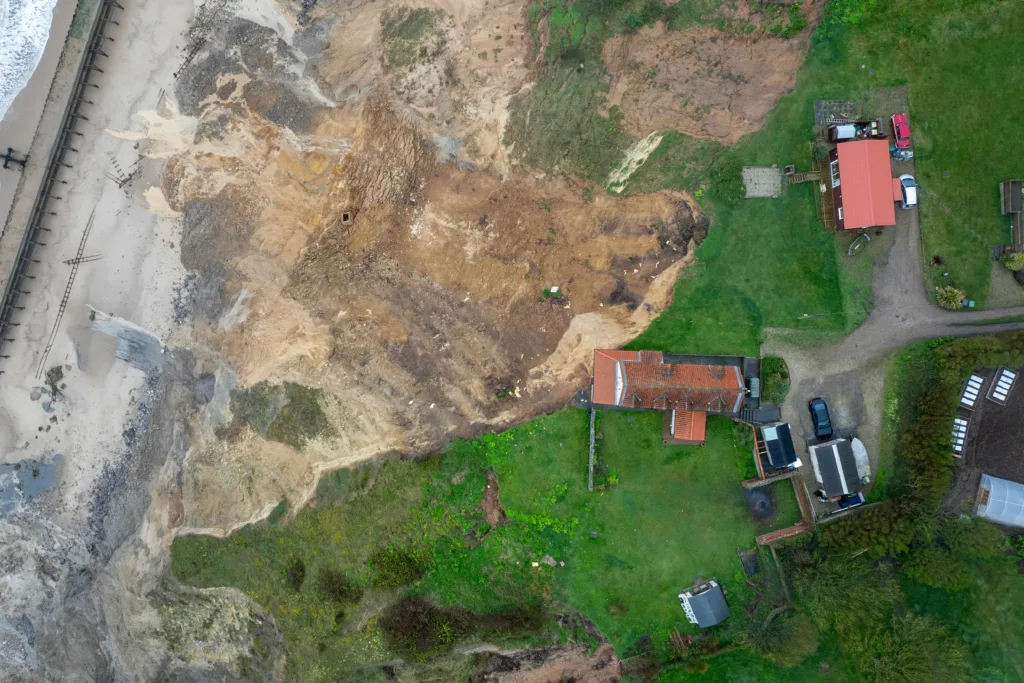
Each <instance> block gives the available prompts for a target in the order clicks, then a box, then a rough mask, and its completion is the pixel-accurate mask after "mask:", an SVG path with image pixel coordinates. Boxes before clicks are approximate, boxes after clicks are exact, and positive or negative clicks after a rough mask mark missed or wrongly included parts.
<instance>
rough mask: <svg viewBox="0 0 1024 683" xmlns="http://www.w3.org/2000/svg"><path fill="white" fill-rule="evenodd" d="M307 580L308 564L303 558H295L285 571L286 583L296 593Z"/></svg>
mask: <svg viewBox="0 0 1024 683" xmlns="http://www.w3.org/2000/svg"><path fill="white" fill-rule="evenodd" d="M305 580H306V563H305V562H303V561H302V558H299V557H293V558H292V559H291V561H290V562H289V563H288V566H287V567H285V570H284V581H285V583H286V584H288V586H289V588H291V589H292V590H293V591H295V592H296V593H297V592H299V591H300V590H301V589H302V582H303V581H305Z"/></svg>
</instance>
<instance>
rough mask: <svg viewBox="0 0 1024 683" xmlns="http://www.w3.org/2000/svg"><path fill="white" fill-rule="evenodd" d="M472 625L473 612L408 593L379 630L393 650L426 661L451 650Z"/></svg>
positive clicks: (390, 609) (387, 614) (387, 613)
mask: <svg viewBox="0 0 1024 683" xmlns="http://www.w3.org/2000/svg"><path fill="white" fill-rule="evenodd" d="M472 627H473V613H472V612H470V611H469V610H465V609H460V608H458V607H436V606H434V605H432V604H431V603H430V602H428V601H427V600H424V599H423V598H420V597H413V596H406V597H404V598H402V599H401V600H399V601H398V602H396V603H394V604H393V605H391V606H390V607H389V608H388V609H387V610H385V612H384V614H382V615H381V618H380V629H381V632H382V633H383V634H384V639H385V640H386V641H387V643H388V645H389V646H390V647H391V650H392V651H394V652H396V653H399V654H401V655H402V656H404V657H408V658H410V659H414V660H415V659H418V660H424V659H427V658H429V657H431V656H436V655H438V654H443V653H446V652H449V651H451V649H452V647H453V646H454V645H455V643H456V641H459V640H462V639H463V638H465V637H466V635H468V634H469V633H470V631H471V630H472Z"/></svg>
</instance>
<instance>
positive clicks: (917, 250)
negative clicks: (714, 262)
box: [762, 211, 1024, 490]
mask: <svg viewBox="0 0 1024 683" xmlns="http://www.w3.org/2000/svg"><path fill="white" fill-rule="evenodd" d="M891 229H892V230H895V231H896V240H895V242H894V243H893V245H892V248H891V249H890V251H889V253H888V254H887V256H886V257H885V258H884V259H880V260H879V261H878V262H876V264H875V273H874V278H873V283H872V286H873V288H874V293H875V294H874V296H875V307H874V309H873V310H872V311H871V313H870V315H869V316H868V317H867V319H866V320H865V321H864V322H863V323H862V324H861V325H860V327H858V328H857V329H856V330H854V331H853V333H851V334H849V335H848V336H846V337H844V338H843V339H842V340H840V341H838V342H835V343H831V344H824V345H818V346H814V345H807V344H799V345H795V344H792V343H788V342H787V341H786V340H785V339H784V337H783V335H782V334H779V333H778V332H774V333H773V332H772V331H769V336H768V340H767V341H766V342H765V344H764V345H763V346H762V353H764V354H774V355H778V356H782V357H783V358H785V359H786V363H787V365H789V375H790V383H791V386H792V389H791V391H790V392H789V395H788V396H787V397H786V401H785V404H784V405H783V406H782V417H783V419H784V420H787V421H788V422H790V423H791V424H793V425H798V426H799V428H798V429H797V430H796V432H797V437H798V439H799V438H801V437H803V438H805V439H806V438H807V437H808V436H811V435H813V430H812V428H811V424H810V418H809V416H808V413H807V409H806V402H807V401H808V400H809V399H810V398H813V397H815V396H824V397H825V399H826V401H828V403H829V406H830V410H831V412H832V419H833V423H834V426H835V427H836V430H837V433H840V434H846V433H848V432H847V431H846V430H855V431H856V434H857V437H858V438H860V439H861V440H862V441H863V442H864V444H865V446H867V450H868V454H869V456H870V457H871V459H872V468H873V470H875V471H877V464H878V463H877V458H878V450H879V443H880V438H881V419H882V411H883V406H882V401H883V389H884V383H885V371H886V368H887V363H886V362H885V357H886V356H887V355H888V354H889V353H891V352H893V351H896V350H898V349H901V348H903V347H905V346H907V345H909V344H912V343H914V342H917V341H921V340H924V339H934V338H936V337H967V336H971V335H976V334H992V333H996V332H1006V331H1010V330H1019V329H1024V323H998V324H993V325H977V324H971V323H977V322H978V321H984V320H993V319H996V318H1002V317H1006V316H1016V315H1024V306H1017V307H1014V308H1003V309H991V310H985V311H970V312H955V311H946V310H943V309H941V308H939V307H938V306H936V305H935V304H933V303H931V302H930V301H929V300H928V296H927V293H926V292H925V290H924V277H923V271H922V266H921V263H922V262H921V234H920V233H921V230H920V224H919V216H918V212H917V211H912V212H901V213H900V214H899V215H898V224H897V225H896V227H894V228H891ZM803 475H804V480H805V481H806V482H807V484H808V487H812V486H813V487H816V486H817V484H816V482H814V472H813V470H812V468H810V467H804V468H803ZM810 490H813V488H810Z"/></svg>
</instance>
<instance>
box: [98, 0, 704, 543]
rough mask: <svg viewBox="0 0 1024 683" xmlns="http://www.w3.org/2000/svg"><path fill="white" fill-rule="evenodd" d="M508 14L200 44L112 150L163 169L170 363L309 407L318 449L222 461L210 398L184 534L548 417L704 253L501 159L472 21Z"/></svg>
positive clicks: (663, 210) (391, 19) (434, 15)
mask: <svg viewBox="0 0 1024 683" xmlns="http://www.w3.org/2000/svg"><path fill="white" fill-rule="evenodd" d="M511 8H512V6H511V5H509V6H507V7H506V6H499V7H498V8H490V7H487V8H486V10H485V3H482V2H481V3H476V4H473V3H467V4H465V5H459V6H458V7H455V8H448V9H449V11H450V12H451V14H448V13H445V12H443V11H437V10H431V11H427V10H423V9H419V10H409V9H408V8H404V7H402V6H400V5H394V6H392V5H386V4H373V5H369V6H353V7H348V8H342V7H340V6H331V5H318V6H317V8H316V9H315V10H314V12H313V15H312V17H310V18H309V25H308V28H306V29H303V30H300V31H299V32H297V33H295V35H294V39H293V45H289V44H288V43H286V42H285V41H284V40H282V39H281V37H280V36H279V35H278V34H276V33H274V32H272V31H270V30H269V29H266V28H263V27H260V26H257V25H255V24H252V23H249V22H246V21H242V20H239V19H226V20H224V22H217V21H214V22H211V23H209V24H208V27H209V28H208V30H207V32H206V33H202V32H197V34H196V35H195V36H194V37H193V38H194V39H204V40H205V42H204V45H205V46H206V47H205V48H204V52H203V56H202V57H199V58H197V59H196V60H195V61H194V62H193V64H192V65H191V66H190V67H189V68H188V69H187V70H186V71H185V72H184V73H183V74H182V76H181V78H180V85H179V87H178V88H177V90H176V92H175V93H174V94H171V93H168V94H167V95H166V96H165V97H164V98H163V99H162V100H161V102H160V104H159V106H158V107H157V109H156V110H154V111H147V112H141V113H140V114H139V116H138V120H139V122H140V124H141V125H140V128H141V130H139V131H125V132H121V133H118V134H120V135H123V136H125V137H133V138H134V139H136V140H137V141H138V143H139V151H140V153H141V154H143V155H146V156H150V157H159V158H163V159H165V160H166V161H165V167H164V176H163V182H162V185H161V186H160V187H154V188H152V189H151V190H150V191H149V192H148V193H147V198H148V199H149V200H150V203H151V205H152V206H153V207H154V208H158V209H159V210H161V211H164V212H167V213H168V214H169V215H173V216H176V217H177V220H179V221H180V223H181V225H182V237H181V248H182V261H183V263H184V264H185V266H186V267H188V268H189V269H190V272H191V273H192V277H193V278H194V279H193V280H192V282H191V283H190V287H189V289H188V291H187V293H186V297H185V299H184V307H185V308H186V309H187V310H188V311H189V319H188V321H187V322H186V323H185V324H184V325H183V326H182V328H181V329H180V330H179V336H180V339H179V340H177V343H179V344H181V345H182V346H188V347H189V348H192V349H193V350H194V351H195V352H196V354H197V358H198V359H199V362H200V365H202V366H203V371H204V372H207V373H210V374H215V375H216V376H217V377H218V378H219V379H220V380H222V381H225V382H229V385H228V387H227V388H228V389H230V390H233V392H234V394H233V395H235V396H237V395H238V392H241V391H245V390H246V389H247V388H249V387H252V386H254V385H258V384H259V383H261V382H269V383H270V384H272V385H276V384H280V383H282V382H294V383H297V384H301V385H303V386H307V387H313V388H316V389H318V390H322V391H323V394H322V396H323V397H324V398H323V400H322V401H320V404H321V405H320V407H321V408H322V410H323V411H324V413H325V414H326V417H327V421H328V423H329V425H330V428H329V429H326V430H324V431H323V433H322V435H316V436H314V437H313V438H309V439H306V440H305V442H304V443H303V445H302V447H301V448H295V447H294V445H289V444H283V443H280V442H276V441H275V440H273V439H272V438H267V435H266V434H261V433H260V430H258V429H257V430H253V429H245V430H242V431H241V432H239V431H238V430H235V431H234V432H233V433H232V438H231V439H229V440H225V439H223V438H221V436H219V435H218V429H219V428H220V427H222V426H223V425H224V424H226V423H227V422H228V421H229V420H231V419H232V417H231V416H232V412H233V411H232V401H231V400H230V396H229V400H227V401H226V403H225V404H220V405H218V406H216V407H211V409H210V410H207V411H205V414H204V416H203V419H201V420H199V421H198V422H202V423H203V424H197V425H196V426H195V427H194V429H193V430H192V436H193V439H192V442H191V444H190V445H191V448H192V452H191V454H190V456H189V458H188V460H187V462H186V464H185V474H184V480H185V481H186V482H188V483H187V484H186V486H185V487H184V491H183V498H184V518H183V523H182V524H183V526H182V529H181V531H182V532H189V531H200V532H204V533H214V534H223V533H227V532H229V531H230V530H231V529H233V528H235V527H237V526H238V525H239V524H242V523H246V522H248V521H250V520H252V519H254V518H258V517H260V516H262V515H264V514H266V513H267V512H268V510H269V509H270V508H271V507H273V505H275V504H276V503H277V502H278V501H279V500H280V499H281V497H282V496H287V497H288V498H289V499H290V500H291V502H292V503H293V504H295V505H301V504H302V503H303V502H304V501H305V500H306V498H307V497H308V495H309V494H310V493H311V492H312V490H313V487H314V486H315V482H316V480H317V477H318V474H319V473H320V472H322V471H324V470H325V469H330V468H335V467H338V466H341V465H345V464H349V463H353V462H356V461H358V460H361V459H365V458H368V457H373V456H374V455H377V454H380V453H384V452H389V451H399V452H402V453H408V454H422V453H427V452H429V451H430V450H432V449H436V448H438V447H439V446H441V445H442V444H444V443H445V442H447V441H448V440H450V439H452V438H453V437H465V436H471V435H474V434H477V433H480V432H482V431H485V430H488V429H495V428H500V427H502V426H507V425H509V424H512V423H514V422H516V421H520V420H523V419H527V418H528V417H529V416H531V415H535V414H537V413H539V412H543V411H546V410H552V409H555V408H558V407H561V406H563V405H565V404H566V402H567V401H568V400H569V399H570V398H571V397H572V396H573V395H574V393H575V391H576V390H577V389H578V388H580V387H582V386H584V385H585V382H586V376H587V365H586V363H587V360H588V356H589V354H590V351H591V350H592V349H593V348H594V347H595V346H605V345H612V346H615V345H620V344H623V343H625V342H626V341H628V340H629V339H631V338H632V337H635V336H636V335H637V334H639V333H640V332H641V331H643V330H644V329H645V328H646V327H647V325H648V324H649V323H650V321H651V320H652V319H653V318H654V317H655V316H656V315H657V314H658V313H659V312H660V311H661V310H663V309H664V307H665V306H666V305H667V304H668V302H669V298H670V296H671V291H672V288H671V282H672V281H673V280H674V278H675V276H676V275H677V274H678V272H679V269H680V268H681V267H683V266H684V265H685V264H686V263H687V262H688V259H689V258H691V256H690V252H691V249H692V247H693V244H694V243H695V242H697V241H699V240H700V239H702V238H703V236H704V234H705V232H706V225H707V223H706V220H705V219H704V218H703V217H701V216H700V215H699V214H698V213H696V212H695V209H694V208H693V207H692V206H691V204H690V203H689V202H688V201H687V198H686V197H685V196H684V195H682V194H679V193H673V192H660V193H656V194H651V195H645V196H637V197H630V198H626V199H621V200H613V199H611V198H609V197H605V196H600V197H597V198H594V199H592V200H585V199H584V198H583V193H582V191H581V190H582V186H580V185H577V184H575V183H574V182H573V181H571V180H566V179H562V178H550V177H545V176H543V175H542V174H538V173H536V172H535V171H531V170H528V169H525V168H521V167H518V166H516V165H514V164H510V163H508V162H507V161H506V159H507V155H506V153H505V151H504V150H502V148H501V142H500V135H499V132H500V129H501V123H502V117H503V116H504V113H503V110H502V106H503V104H502V98H505V99H506V100H507V96H508V95H510V94H511V93H513V92H515V91H516V90H518V89H519V88H521V87H524V86H525V84H526V81H525V79H526V76H527V73H528V72H527V69H526V65H525V63H524V61H523V60H524V58H525V54H524V53H523V48H522V45H521V44H520V45H518V46H517V43H516V41H515V40H509V41H508V42H509V43H510V44H511V45H512V47H510V48H509V54H508V55H505V53H504V52H501V53H500V54H502V55H503V56H502V58H501V59H503V60H508V61H507V62H505V65H506V66H505V68H500V67H501V66H502V62H501V61H498V62H494V61H491V60H481V59H477V58H476V57H471V54H472V52H473V49H474V48H473V47H472V45H473V44H474V40H476V39H477V38H476V36H477V34H478V33H480V32H481V31H483V33H485V34H489V33H490V32H492V31H495V30H497V29H494V28H491V26H492V24H491V23H488V24H487V27H488V28H487V29H486V30H484V29H483V28H481V26H480V25H481V23H482V22H484V21H485V16H484V15H485V14H487V15H488V16H489V17H490V16H491V15H492V12H497V13H498V15H499V16H500V15H502V14H503V13H504V14H505V15H507V16H508V20H509V21H510V22H512V21H515V22H518V21H520V19H519V17H518V15H513V14H512V13H511ZM320 17H322V18H320ZM486 21H488V22H491V21H493V19H492V18H487V19H486ZM497 21H498V23H497V24H494V25H500V24H501V21H502V20H501V19H498V20H497ZM225 26H226V28H225ZM512 28H514V26H511V25H510V26H509V29H510V30H511V29H512ZM514 35H515V33H514V32H512V36H514ZM399 36H401V37H399ZM520 42H521V41H520ZM304 43H306V44H307V47H308V44H311V43H315V47H316V51H315V52H313V53H312V54H311V56H309V57H307V56H306V55H305V54H304V53H303V52H302V46H303V44H304ZM352 45H358V46H359V49H358V50H354V49H352V47H351V46H352ZM300 67H301V69H300ZM555 288H557V289H555ZM552 289H555V294H554V295H552V294H551V290H552ZM546 290H547V293H545V291H546ZM200 350H201V351H200ZM239 481H244V482H245V486H244V487H239V486H238V482H239Z"/></svg>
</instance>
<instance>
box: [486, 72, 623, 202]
mask: <svg viewBox="0 0 1024 683" xmlns="http://www.w3.org/2000/svg"><path fill="white" fill-rule="evenodd" d="M603 76H604V73H603V68H601V67H600V66H598V65H596V64H595V65H590V66H587V67H585V68H580V69H568V68H566V69H550V70H548V71H547V72H546V73H545V74H544V75H543V76H541V77H540V79H539V80H538V82H537V83H536V85H534V87H533V88H532V89H530V91H529V92H527V93H524V94H521V95H517V96H516V97H515V98H513V102H512V105H511V107H510V114H509V121H508V126H507V127H506V128H505V138H504V141H505V144H506V145H512V146H513V149H514V151H515V154H516V156H518V157H519V158H520V159H522V160H523V161H524V162H525V163H527V164H530V165H531V166H535V167H538V168H549V169H554V168H557V169H559V170H561V171H562V172H564V173H571V174H574V175H577V176H579V177H581V178H586V179H589V180H591V181H593V182H595V183H597V184H600V185H603V184H604V182H605V180H606V179H607V178H608V174H609V173H611V171H612V169H614V168H615V167H616V165H617V164H618V162H619V159H620V158H621V156H622V150H623V149H625V148H626V147H628V146H629V144H630V143H631V142H632V140H631V138H630V137H629V135H628V134H627V133H626V132H625V131H624V130H623V129H622V114H621V113H620V112H619V111H618V110H617V109H615V108H612V110H611V111H609V112H608V115H607V116H602V115H601V114H599V113H598V110H599V109H600V108H601V107H602V106H603V105H604V101H605V94H606V92H607V86H606V85H605V83H604V81H603Z"/></svg>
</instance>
